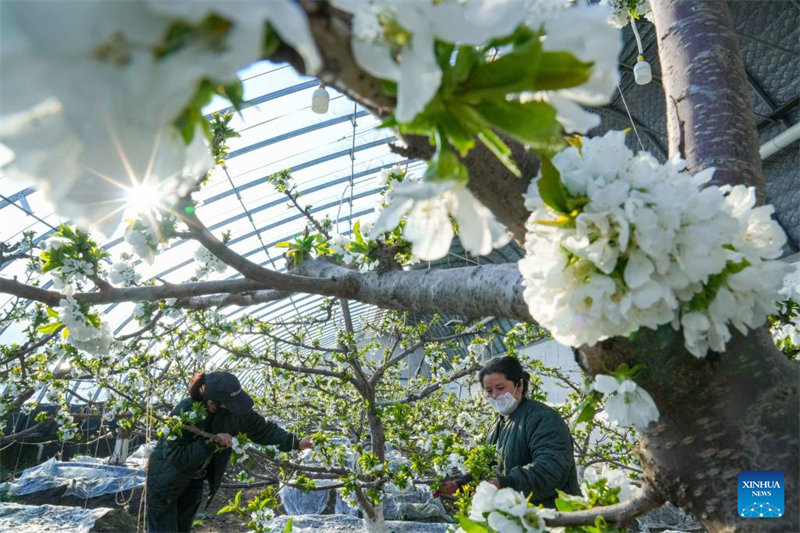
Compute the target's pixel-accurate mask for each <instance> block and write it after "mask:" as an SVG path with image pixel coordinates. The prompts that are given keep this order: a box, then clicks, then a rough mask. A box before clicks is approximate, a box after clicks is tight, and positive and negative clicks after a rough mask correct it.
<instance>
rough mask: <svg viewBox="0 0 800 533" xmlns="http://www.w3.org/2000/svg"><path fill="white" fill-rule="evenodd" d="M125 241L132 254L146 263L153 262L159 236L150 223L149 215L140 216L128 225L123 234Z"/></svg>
mask: <svg viewBox="0 0 800 533" xmlns="http://www.w3.org/2000/svg"><path fill="white" fill-rule="evenodd" d="M123 237H124V238H125V242H126V243H128V245H129V246H130V247H131V250H132V251H133V253H134V254H136V255H138V256H139V257H141V258H142V259H144V260H145V261H146V262H147V263H148V264H153V260H154V259H155V258H156V252H158V243H159V238H158V234H157V233H156V230H155V228H154V227H153V226H152V224H151V223H150V220H149V217H142V218H140V219H139V220H137V221H136V222H135V224H132V225H131V226H129V227H128V229H127V230H125V233H124V235H123Z"/></svg>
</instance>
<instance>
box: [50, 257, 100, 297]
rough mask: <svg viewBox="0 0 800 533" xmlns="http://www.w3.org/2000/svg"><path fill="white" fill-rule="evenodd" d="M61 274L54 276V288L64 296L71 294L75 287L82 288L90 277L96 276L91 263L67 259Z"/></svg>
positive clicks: (60, 270)
mask: <svg viewBox="0 0 800 533" xmlns="http://www.w3.org/2000/svg"><path fill="white" fill-rule="evenodd" d="M58 272H59V274H57V275H53V288H54V289H55V290H57V291H60V292H62V293H64V294H71V293H73V292H74V291H75V287H76V286H78V287H80V286H81V285H83V284H84V283H85V282H86V279H87V278H88V277H89V276H92V275H94V267H93V266H92V264H91V263H89V262H87V261H83V260H81V259H72V258H69V257H67V258H65V259H64V262H63V266H62V267H61V268H60V269H58Z"/></svg>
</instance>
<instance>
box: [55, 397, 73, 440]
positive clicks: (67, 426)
mask: <svg viewBox="0 0 800 533" xmlns="http://www.w3.org/2000/svg"><path fill="white" fill-rule="evenodd" d="M55 421H56V424H57V425H58V435H59V438H60V439H61V440H70V439H71V438H73V437H74V436H75V433H77V431H78V427H77V425H76V424H75V419H74V418H72V414H70V412H69V407H68V406H67V404H66V403H62V404H60V405H59V409H58V412H57V413H56V417H55Z"/></svg>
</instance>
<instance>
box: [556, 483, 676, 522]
mask: <svg viewBox="0 0 800 533" xmlns="http://www.w3.org/2000/svg"><path fill="white" fill-rule="evenodd" d="M663 503H664V499H663V498H661V497H659V496H657V495H656V493H655V491H654V490H653V489H652V488H651V487H650V486H649V485H645V486H644V487H642V488H641V490H639V491H638V492H637V493H636V495H634V496H633V497H632V498H631V499H630V500H627V501H625V502H622V503H618V504H616V505H608V506H606V507H596V508H594V509H589V510H587V511H576V512H574V513H556V516H555V518H549V519H546V520H545V522H546V523H547V525H548V526H549V527H570V526H586V525H590V524H594V521H595V519H596V518H597V517H598V516H602V517H603V518H604V519H605V521H606V522H608V523H610V524H624V523H625V522H627V521H629V520H631V519H632V518H634V517H637V516H639V515H642V514H644V513H646V512H647V511H650V510H651V509H655V508H656V507H660V506H661V505H662V504H663Z"/></svg>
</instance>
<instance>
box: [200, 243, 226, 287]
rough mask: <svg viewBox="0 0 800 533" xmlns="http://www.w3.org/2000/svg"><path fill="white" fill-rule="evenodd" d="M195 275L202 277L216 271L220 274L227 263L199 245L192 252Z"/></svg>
mask: <svg viewBox="0 0 800 533" xmlns="http://www.w3.org/2000/svg"><path fill="white" fill-rule="evenodd" d="M194 260H195V263H196V264H195V276H197V278H198V279H202V278H204V277H206V276H208V275H209V274H212V273H214V272H216V273H217V274H222V273H223V272H225V271H226V270H227V269H228V265H226V264H225V263H223V262H222V261H221V260H220V259H219V258H218V257H217V256H215V255H214V254H212V253H211V252H209V251H208V250H207V249H206V248H205V247H203V246H200V247H198V248H197V250H195V252H194Z"/></svg>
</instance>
